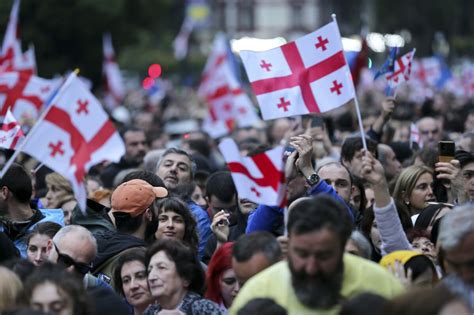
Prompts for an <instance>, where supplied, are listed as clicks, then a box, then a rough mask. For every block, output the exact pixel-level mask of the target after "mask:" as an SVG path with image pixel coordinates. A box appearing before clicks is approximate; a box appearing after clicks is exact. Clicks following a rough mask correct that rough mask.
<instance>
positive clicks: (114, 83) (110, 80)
mask: <svg viewBox="0 0 474 315" xmlns="http://www.w3.org/2000/svg"><path fill="white" fill-rule="evenodd" d="M103 44H104V47H103V48H104V65H103V72H104V78H105V97H104V101H105V104H106V105H107V107H108V108H110V109H113V108H115V107H117V106H119V105H121V104H122V101H123V98H124V97H125V87H124V84H123V78H122V74H121V73H120V69H119V66H118V64H117V61H116V60H115V51H114V47H113V45H112V37H111V36H110V34H105V35H104V38H103Z"/></svg>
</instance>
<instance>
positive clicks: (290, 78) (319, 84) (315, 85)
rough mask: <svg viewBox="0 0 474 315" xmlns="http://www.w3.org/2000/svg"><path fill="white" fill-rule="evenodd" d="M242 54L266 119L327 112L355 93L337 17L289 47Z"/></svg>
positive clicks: (242, 52)
mask: <svg viewBox="0 0 474 315" xmlns="http://www.w3.org/2000/svg"><path fill="white" fill-rule="evenodd" d="M240 56H241V57H242V61H243V63H244V67H245V70H246V72H247V75H248V78H249V80H250V83H251V85H252V89H253V91H254V93H255V95H256V96H257V100H258V103H259V105H260V110H261V112H262V116H263V119H265V120H268V119H276V118H280V117H289V116H295V115H304V114H308V113H319V112H327V111H330V110H332V109H335V108H337V107H340V106H342V105H344V104H346V103H347V102H349V101H350V100H352V99H354V97H355V92H354V85H353V83H352V77H351V73H350V69H349V66H348V65H347V63H346V60H345V58H344V53H343V50H342V42H341V35H340V33H339V28H338V26H337V24H336V23H335V22H331V23H329V24H326V25H325V26H323V27H321V28H320V29H318V30H316V31H315V32H313V33H310V34H308V35H305V36H303V37H301V38H299V39H297V40H296V41H294V42H290V43H287V44H285V45H283V46H280V47H277V48H273V49H270V50H267V51H263V52H254V51H241V52H240Z"/></svg>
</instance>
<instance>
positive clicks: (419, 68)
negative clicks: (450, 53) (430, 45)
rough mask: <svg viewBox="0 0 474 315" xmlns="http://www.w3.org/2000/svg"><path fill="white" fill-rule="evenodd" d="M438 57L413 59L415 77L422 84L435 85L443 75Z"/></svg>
mask: <svg viewBox="0 0 474 315" xmlns="http://www.w3.org/2000/svg"><path fill="white" fill-rule="evenodd" d="M441 68H442V65H441V62H440V60H439V59H438V58H435V57H428V58H421V59H415V60H414V61H413V79H414V80H416V81H417V83H419V84H420V85H422V86H435V85H436V83H437V82H438V81H439V79H440V78H441V75H442V69H441Z"/></svg>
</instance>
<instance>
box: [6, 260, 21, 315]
mask: <svg viewBox="0 0 474 315" xmlns="http://www.w3.org/2000/svg"><path fill="white" fill-rule="evenodd" d="M22 290H23V284H22V283H21V280H20V278H19V277H18V276H17V275H16V274H15V273H14V272H13V271H11V270H10V269H7V268H5V267H2V266H0V312H2V311H5V310H9V309H14V308H16V306H17V299H18V296H19V295H20V293H21V292H22Z"/></svg>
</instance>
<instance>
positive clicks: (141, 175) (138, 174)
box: [120, 170, 165, 187]
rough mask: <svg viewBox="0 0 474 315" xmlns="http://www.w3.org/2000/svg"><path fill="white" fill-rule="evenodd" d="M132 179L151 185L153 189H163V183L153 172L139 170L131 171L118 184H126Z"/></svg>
mask: <svg viewBox="0 0 474 315" xmlns="http://www.w3.org/2000/svg"><path fill="white" fill-rule="evenodd" d="M132 179H141V180H144V181H145V182H147V183H148V184H150V185H152V186H153V187H165V183H164V182H163V180H162V179H161V178H160V177H159V176H158V175H156V174H155V173H153V172H150V171H145V170H140V171H133V172H131V173H128V174H127V175H126V176H125V177H124V178H123V180H122V182H121V183H120V184H123V183H125V182H128V181H130V180H132Z"/></svg>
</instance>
